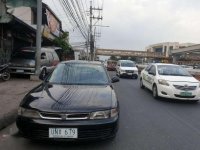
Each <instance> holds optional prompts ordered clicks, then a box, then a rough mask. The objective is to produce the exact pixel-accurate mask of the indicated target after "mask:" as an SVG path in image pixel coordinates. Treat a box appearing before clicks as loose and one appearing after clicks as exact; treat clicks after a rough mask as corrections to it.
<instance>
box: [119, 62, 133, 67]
mask: <svg viewBox="0 0 200 150" xmlns="http://www.w3.org/2000/svg"><path fill="white" fill-rule="evenodd" d="M121 66H122V67H135V63H133V62H121Z"/></svg>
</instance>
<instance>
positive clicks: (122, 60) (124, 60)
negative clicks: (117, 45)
mask: <svg viewBox="0 0 200 150" xmlns="http://www.w3.org/2000/svg"><path fill="white" fill-rule="evenodd" d="M125 61H126V62H134V61H132V60H119V62H125Z"/></svg>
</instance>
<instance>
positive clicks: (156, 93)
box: [152, 84, 159, 99]
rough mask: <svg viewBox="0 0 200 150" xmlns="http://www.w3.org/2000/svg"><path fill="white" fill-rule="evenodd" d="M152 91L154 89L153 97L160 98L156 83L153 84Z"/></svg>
mask: <svg viewBox="0 0 200 150" xmlns="http://www.w3.org/2000/svg"><path fill="white" fill-rule="evenodd" d="M152 91H153V97H154V98H155V99H158V98H159V96H158V89H157V86H156V84H154V85H153V89H152Z"/></svg>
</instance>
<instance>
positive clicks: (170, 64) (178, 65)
mask: <svg viewBox="0 0 200 150" xmlns="http://www.w3.org/2000/svg"><path fill="white" fill-rule="evenodd" d="M152 65H156V66H158V65H165V66H166V65H168V66H179V65H177V64H167V63H153V64H152Z"/></svg>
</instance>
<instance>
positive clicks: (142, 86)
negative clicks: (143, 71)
mask: <svg viewBox="0 0 200 150" xmlns="http://www.w3.org/2000/svg"><path fill="white" fill-rule="evenodd" d="M140 88H141V89H144V88H145V86H144V84H143V81H142V78H141V79H140Z"/></svg>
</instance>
